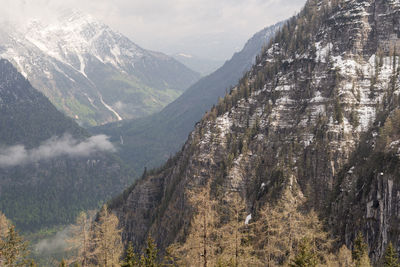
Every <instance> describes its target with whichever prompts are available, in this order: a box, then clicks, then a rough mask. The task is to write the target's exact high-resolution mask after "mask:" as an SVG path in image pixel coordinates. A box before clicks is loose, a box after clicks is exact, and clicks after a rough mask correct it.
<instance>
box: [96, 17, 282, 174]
mask: <svg viewBox="0 0 400 267" xmlns="http://www.w3.org/2000/svg"><path fill="white" fill-rule="evenodd" d="M282 25H283V22H279V23H277V24H275V25H272V26H269V27H266V28H265V29H263V30H261V31H260V32H258V33H256V34H255V35H254V36H253V37H252V38H251V39H250V40H248V42H247V43H246V45H245V46H244V48H243V49H242V50H241V51H240V52H237V53H235V54H234V55H233V57H232V58H231V59H230V60H228V61H227V62H225V64H224V65H223V66H222V67H220V68H219V69H218V70H216V71H215V72H213V73H212V74H210V75H208V76H206V77H204V78H202V79H200V80H199V81H198V82H197V83H196V84H194V85H193V86H191V87H190V88H189V89H188V90H186V91H185V92H184V93H183V94H182V95H181V96H180V97H179V98H178V99H176V100H175V101H174V102H172V103H171V104H169V105H168V106H166V107H165V108H164V109H163V110H162V111H160V112H158V113H156V114H154V115H152V116H149V117H146V118H141V119H137V120H132V121H126V122H120V123H112V124H108V125H104V126H101V127H97V128H93V129H90V131H92V132H93V133H105V134H107V135H109V136H111V140H112V141H114V142H115V143H123V144H121V145H120V150H119V153H120V155H121V157H122V158H123V159H124V160H126V161H127V162H129V163H130V164H132V165H133V166H134V168H135V169H136V170H141V169H143V167H144V166H147V167H155V166H158V165H160V164H162V163H163V162H164V161H165V160H167V159H168V157H169V156H170V155H172V154H174V153H175V152H176V151H177V150H178V149H179V147H180V146H181V145H182V144H183V142H184V141H185V139H186V138H187V136H188V134H189V133H190V131H191V130H192V129H193V126H194V125H195V123H196V122H197V121H199V120H200V119H201V117H202V116H203V114H204V112H206V111H207V110H208V109H210V108H211V107H212V106H213V105H214V104H216V103H217V102H218V98H219V97H223V96H224V95H225V93H226V92H227V91H229V88H230V87H231V86H234V85H235V84H236V83H237V82H238V81H239V79H240V78H241V77H242V75H243V73H245V72H246V71H248V70H249V69H250V68H251V66H252V65H253V64H254V62H255V58H256V56H257V55H258V54H259V53H260V52H261V50H262V48H263V47H264V46H265V45H266V44H267V43H268V41H269V40H270V39H271V38H272V37H273V36H274V34H275V32H277V31H278V30H279V29H280V28H281V26H282ZM122 141H123V142H122Z"/></svg>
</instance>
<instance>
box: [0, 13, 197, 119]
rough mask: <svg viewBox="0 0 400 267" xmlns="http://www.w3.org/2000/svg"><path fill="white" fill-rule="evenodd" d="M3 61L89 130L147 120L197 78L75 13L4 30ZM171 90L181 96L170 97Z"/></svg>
mask: <svg viewBox="0 0 400 267" xmlns="http://www.w3.org/2000/svg"><path fill="white" fill-rule="evenodd" d="M0 57H3V58H5V59H8V60H9V61H10V62H12V63H13V64H14V66H15V67H17V69H18V70H19V72H21V73H22V74H23V75H24V76H25V77H26V78H27V79H28V80H29V81H30V82H31V83H32V84H33V85H34V86H35V87H36V88H38V89H40V90H42V92H43V93H44V94H45V95H46V96H47V97H48V98H49V99H50V100H51V101H52V102H53V104H55V105H56V106H57V107H58V108H59V109H62V110H64V111H65V113H67V114H68V115H70V116H71V117H74V118H76V119H77V120H80V121H81V122H82V123H83V124H89V125H96V124H102V123H105V122H110V121H114V120H120V119H121V118H136V117H140V116H144V115H148V114H150V112H154V111H157V110H159V109H161V108H162V107H163V106H164V105H166V104H167V103H169V102H170V101H172V100H174V99H171V98H170V97H172V96H174V97H176V96H177V95H179V94H180V92H181V91H182V90H183V89H186V88H187V87H188V86H189V85H191V84H192V83H193V82H194V81H196V80H197V77H198V76H197V74H196V73H194V72H193V71H191V70H189V69H187V68H186V67H185V66H183V65H181V64H180V63H178V62H176V61H174V60H173V59H172V58H171V57H168V56H166V55H164V54H162V53H157V52H151V51H147V50H145V49H142V48H141V47H139V46H138V45H136V44H135V43H133V42H132V41H131V40H129V39H128V38H127V37H125V36H124V35H123V34H121V33H119V32H117V31H114V30H113V29H111V28H110V27H109V26H107V25H106V24H104V23H103V22H101V21H100V20H98V19H96V18H95V17H93V16H92V15H89V14H85V13H83V12H80V11H76V10H73V11H71V10H67V11H65V12H62V13H61V15H60V16H59V17H57V19H54V20H52V21H51V22H45V21H42V20H38V19H35V20H31V21H29V22H28V23H27V24H26V25H22V26H21V25H20V26H19V27H8V28H7V27H0ZM182 75H188V76H187V77H184V78H183V79H182ZM187 78H188V79H187ZM166 89H172V90H173V91H176V94H172V95H168V94H169V93H165V90H166ZM111 91H112V92H111ZM154 92H157V93H154ZM165 94H167V96H166V97H165ZM139 99H141V100H139ZM166 101H167V102H166ZM156 106H157V108H156V109H154V107H156Z"/></svg>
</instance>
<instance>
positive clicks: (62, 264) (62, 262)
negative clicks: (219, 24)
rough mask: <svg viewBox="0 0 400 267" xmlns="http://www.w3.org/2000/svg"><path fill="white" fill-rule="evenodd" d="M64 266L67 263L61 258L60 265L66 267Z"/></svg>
mask: <svg viewBox="0 0 400 267" xmlns="http://www.w3.org/2000/svg"><path fill="white" fill-rule="evenodd" d="M66 266H67V264H66V263H65V260H64V259H62V260H61V262H60V267H66Z"/></svg>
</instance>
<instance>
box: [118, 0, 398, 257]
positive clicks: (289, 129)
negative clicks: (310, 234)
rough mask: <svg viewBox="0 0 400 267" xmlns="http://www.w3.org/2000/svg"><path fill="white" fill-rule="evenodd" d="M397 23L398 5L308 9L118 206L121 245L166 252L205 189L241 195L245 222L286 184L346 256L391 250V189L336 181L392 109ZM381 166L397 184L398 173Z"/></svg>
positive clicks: (368, 0) (375, 1)
mask: <svg viewBox="0 0 400 267" xmlns="http://www.w3.org/2000/svg"><path fill="white" fill-rule="evenodd" d="M399 12H400V3H399V2H398V1H381V0H350V1H316V0H315V1H308V2H307V4H306V6H305V8H304V9H303V11H302V12H301V13H300V14H299V15H298V16H297V17H295V18H293V19H291V20H290V22H288V23H287V24H286V25H285V26H284V27H283V29H282V30H281V31H280V32H279V33H278V34H277V35H276V37H275V39H274V40H273V41H272V42H271V44H270V45H269V46H268V47H267V48H266V49H265V50H264V51H263V53H262V54H261V55H260V56H259V57H258V59H257V61H256V64H255V65H254V67H253V69H252V70H251V71H250V72H249V73H247V74H246V75H245V76H244V77H243V78H242V80H241V81H240V82H239V85H238V86H237V87H236V88H235V89H233V90H232V92H231V93H230V94H229V95H227V96H226V97H225V99H224V100H223V101H220V103H219V104H218V106H217V107H216V108H214V109H212V110H211V111H210V112H209V113H208V114H206V116H205V117H204V118H203V119H202V120H201V121H200V122H199V123H198V124H197V125H196V128H195V130H194V131H193V132H192V133H191V135H190V137H189V139H188V141H187V142H186V144H185V145H184V147H183V148H182V150H181V152H179V153H178V154H177V155H176V157H175V158H173V159H171V160H170V161H169V162H168V163H167V164H166V165H165V166H164V167H163V168H162V169H161V170H159V171H156V172H154V173H151V174H148V175H147V176H146V177H145V178H144V179H142V180H140V181H139V182H137V183H136V184H135V185H133V186H132V187H131V188H130V189H128V190H127V191H126V192H125V194H124V195H122V196H121V197H120V198H119V199H116V200H115V201H114V203H113V205H112V208H113V209H114V211H115V212H116V213H117V214H118V215H119V217H120V218H121V222H122V225H123V227H124V238H125V239H126V240H132V241H134V242H135V243H136V244H138V245H140V244H142V242H143V240H144V238H145V236H146V235H147V234H151V235H153V236H154V237H155V238H156V240H157V242H158V243H159V244H160V245H161V247H162V248H165V247H166V246H167V245H168V244H170V243H171V242H174V241H176V240H178V239H179V238H181V237H182V236H184V233H185V229H187V228H188V227H190V226H189V225H190V224H189V221H190V218H191V212H192V209H191V206H190V203H189V202H188V200H187V192H188V190H190V189H192V188H196V187H202V186H203V185H204V184H205V183H206V181H211V188H212V189H211V190H212V191H213V193H214V194H215V195H216V196H217V197H218V196H219V197H224V195H226V194H227V193H228V192H230V191H232V190H233V191H239V192H240V193H241V195H242V196H243V197H244V198H245V200H246V204H247V211H248V213H249V214H257V211H258V210H259V208H260V207H261V206H262V205H264V203H265V202H270V201H271V192H273V190H274V188H276V187H277V186H278V187H279V185H280V184H282V183H285V182H287V183H289V184H291V185H294V184H298V185H299V186H300V188H301V189H302V191H303V194H304V196H305V197H306V198H307V199H308V205H309V206H310V207H312V208H314V209H316V210H318V211H319V213H320V215H321V216H322V217H323V218H325V219H327V218H331V219H330V220H329V221H328V220H327V222H330V223H332V228H333V229H336V233H338V237H339V238H342V239H343V240H344V241H346V243H347V244H348V245H349V246H351V245H352V240H353V238H354V236H355V234H356V232H357V231H359V230H361V231H363V232H364V234H365V235H366V236H367V237H368V242H369V245H370V248H371V250H370V253H371V256H373V257H374V259H375V260H376V259H378V258H379V257H380V256H381V255H382V253H383V249H384V247H385V245H386V244H387V241H388V239H393V238H394V239H396V240H397V238H398V234H397V231H398V226H397V225H396V224H395V223H394V221H395V218H396V217H395V216H397V215H396V214H397V213H396V212H395V210H396V207H397V204H395V203H397V202H396V201H397V196H398V195H399V193H398V191H397V188H398V185H397V183H396V179H395V178H394V177H392V176H390V174H385V173H386V172H383V175H380V174H379V173H380V171H379V170H378V169H379V168H381V167H382V166H381V165H379V164H378V165H375V166H376V169H374V168H370V169H368V172H367V174H368V175H371V181H373V182H370V183H366V184H363V183H361V192H363V194H362V195H360V194H359V192H360V191H357V190H359V189H360V186H356V185H355V184H358V185H359V184H360V182H357V181H359V180H363V179H364V178H363V177H362V176H357V174H356V172H354V174H353V175H345V176H344V177H345V178H343V172H346V171H348V170H349V169H346V168H348V164H349V163H351V162H353V161H354V160H355V159H354V157H356V156H357V155H359V153H360V151H359V149H360V148H359V146H360V144H362V142H365V141H366V140H367V139H365V137H364V135H366V134H367V133H370V132H369V131H370V129H371V127H373V125H374V123H376V121H377V120H382V118H380V117H379V116H378V114H380V116H381V117H382V116H383V118H384V119H383V120H384V121H385V118H386V116H387V114H388V113H382V112H381V111H383V110H392V109H395V108H396V107H397V103H398V101H395V99H397V96H398V93H399V91H398V89H399V78H398V74H399V73H398V67H399V64H398V61H399V58H398V56H397V51H396V49H395V48H396V44H397V42H398V40H400V39H398V37H399V36H400V35H399V33H400V32H399V28H398V24H399V23H400V13H399ZM378 127H379V123H378ZM377 134H378V133H377ZM360 140H362V141H361V142H360ZM368 155H372V151H371V153H367V156H368ZM371 157H372V156H371ZM390 162H392V161H390ZM381 163H382V165H383V166H387V167H386V168H388V169H391V170H392V171H391V172H390V173H392V174H393V173H395V172H393V170H394V169H393V168H394V167H393V165H391V164H394V163H390V164H389V163H388V162H387V161H385V160H383V161H382V162H381ZM364 164H365V163H364ZM396 166H397V165H396ZM355 168H356V167H355ZM360 168H362V167H361V166H360ZM396 168H397V167H396ZM396 168H395V169H396ZM378 172H379V173H378ZM364 174H365V173H364V172H363V175H364ZM373 174H374V175H373ZM359 175H361V173H359ZM338 188H339V189H338ZM340 188H353V189H352V190H350V189H349V190H347V191H346V190H344V191H343V190H341V189H340ZM354 188H357V190H356V189H354ZM272 195H273V194H272ZM358 207H360V208H358ZM346 216H347V217H346ZM346 218H347V219H346ZM352 218H357V222H355V221H353V220H352ZM391 222H393V223H391ZM397 243H398V242H397Z"/></svg>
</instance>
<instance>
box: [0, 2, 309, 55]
mask: <svg viewBox="0 0 400 267" xmlns="http://www.w3.org/2000/svg"><path fill="white" fill-rule="evenodd" d="M304 3H305V0H0V6H1V10H0V17H1V18H4V19H11V20H14V21H18V22H25V21H27V20H29V19H30V18H33V17H35V18H40V19H51V18H52V17H54V16H55V14H56V13H57V10H59V9H65V8H72V9H78V10H81V11H84V12H86V13H90V14H92V15H94V16H95V17H97V18H98V19H100V20H102V21H103V22H105V23H106V24H108V25H110V26H111V27H112V28H113V29H114V30H117V31H119V32H121V33H123V34H125V35H127V36H128V37H129V38H130V39H131V40H132V41H134V42H135V43H137V44H138V45H140V46H142V47H143V48H146V49H152V50H156V51H161V52H164V53H167V54H174V53H187V54H193V55H198V56H200V57H209V58H217V59H227V58H230V57H231V55H232V54H233V53H234V52H235V51H237V50H240V49H241V48H242V46H243V45H244V43H245V42H246V41H247V39H249V38H250V37H251V36H252V35H253V34H254V33H256V32H257V31H259V30H261V29H262V28H264V27H266V26H269V25H271V24H274V23H276V22H278V21H280V20H284V19H286V18H288V17H290V16H292V15H294V14H295V13H296V12H298V11H299V10H300V9H301V7H302V6H303V5H304Z"/></svg>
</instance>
